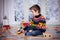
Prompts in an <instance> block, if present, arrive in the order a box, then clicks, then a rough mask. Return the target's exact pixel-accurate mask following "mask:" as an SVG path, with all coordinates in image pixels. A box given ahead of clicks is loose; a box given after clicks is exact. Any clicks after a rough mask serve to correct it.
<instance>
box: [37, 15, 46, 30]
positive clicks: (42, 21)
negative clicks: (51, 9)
mask: <svg viewBox="0 0 60 40" xmlns="http://www.w3.org/2000/svg"><path fill="white" fill-rule="evenodd" d="M37 27H38V28H39V29H46V19H45V18H44V17H43V16H41V18H40V21H39V24H38V26H37Z"/></svg>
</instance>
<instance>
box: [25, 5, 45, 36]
mask: <svg viewBox="0 0 60 40" xmlns="http://www.w3.org/2000/svg"><path fill="white" fill-rule="evenodd" d="M30 11H31V12H32V13H33V18H32V19H31V21H30V25H27V26H26V27H25V28H24V31H25V35H26V36H38V35H42V34H43V32H45V31H46V21H45V18H44V17H43V16H42V15H41V14H40V11H41V10H40V7H39V6H38V5H33V6H32V7H30Z"/></svg>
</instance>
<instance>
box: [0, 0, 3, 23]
mask: <svg viewBox="0 0 60 40" xmlns="http://www.w3.org/2000/svg"><path fill="white" fill-rule="evenodd" d="M2 20H3V0H0V23H1V22H2Z"/></svg>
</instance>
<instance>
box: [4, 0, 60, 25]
mask: <svg viewBox="0 0 60 40" xmlns="http://www.w3.org/2000/svg"><path fill="white" fill-rule="evenodd" d="M26 2H27V1H26ZM26 2H24V3H26ZM42 3H43V5H42V12H41V13H44V14H43V15H45V14H46V5H45V0H44V1H42ZM24 6H26V4H25V5H24ZM13 7H14V0H4V15H5V16H7V17H8V19H9V24H10V25H15V24H19V23H18V22H15V20H14V8H13ZM59 8H60V7H59ZM25 10H26V9H25ZM59 10H60V9H59ZM26 13H28V11H27V10H26V11H25V13H24V14H25V15H26ZM25 15H24V16H25ZM27 15H28V14H27ZM27 15H26V16H25V19H24V20H26V18H28V17H27ZM59 17H60V14H59ZM59 21H60V19H59Z"/></svg>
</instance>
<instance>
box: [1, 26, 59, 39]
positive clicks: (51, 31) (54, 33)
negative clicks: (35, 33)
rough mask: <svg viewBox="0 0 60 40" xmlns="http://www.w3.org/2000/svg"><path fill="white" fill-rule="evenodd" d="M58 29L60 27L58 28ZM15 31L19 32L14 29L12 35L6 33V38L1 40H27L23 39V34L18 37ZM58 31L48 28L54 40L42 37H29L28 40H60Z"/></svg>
mask: <svg viewBox="0 0 60 40" xmlns="http://www.w3.org/2000/svg"><path fill="white" fill-rule="evenodd" d="M56 27H60V26H56ZM14 31H17V28H15V27H14V28H12V29H11V30H10V32H12V34H10V33H9V32H6V33H4V34H5V37H4V36H2V37H1V36H0V40H25V39H24V38H23V36H24V35H23V34H22V35H16V34H13V32H14ZM56 31H57V29H56V28H53V27H51V26H50V28H47V31H46V32H50V33H52V35H53V38H48V37H47V38H44V37H41V36H40V37H37V38H33V37H28V38H27V39H28V40H60V33H59V34H57V33H56ZM59 31H60V30H59ZM14 33H16V32H14ZM47 35H48V33H47Z"/></svg>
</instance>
